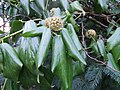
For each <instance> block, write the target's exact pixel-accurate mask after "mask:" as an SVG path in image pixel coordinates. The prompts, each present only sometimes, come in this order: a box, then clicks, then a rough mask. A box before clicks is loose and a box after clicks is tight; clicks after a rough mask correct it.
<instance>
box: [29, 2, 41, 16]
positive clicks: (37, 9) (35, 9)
mask: <svg viewBox="0 0 120 90" xmlns="http://www.w3.org/2000/svg"><path fill="white" fill-rule="evenodd" d="M30 7H31V8H32V10H34V11H35V12H36V13H37V14H38V16H39V17H41V10H40V9H39V8H38V7H37V6H36V4H35V2H31V3H30Z"/></svg>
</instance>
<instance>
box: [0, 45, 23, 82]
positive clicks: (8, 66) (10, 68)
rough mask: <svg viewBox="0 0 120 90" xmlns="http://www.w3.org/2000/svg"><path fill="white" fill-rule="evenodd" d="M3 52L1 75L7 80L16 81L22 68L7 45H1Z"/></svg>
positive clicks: (12, 50)
mask: <svg viewBox="0 0 120 90" xmlns="http://www.w3.org/2000/svg"><path fill="white" fill-rule="evenodd" d="M1 48H2V52H3V56H4V58H3V60H4V61H3V75H4V76H5V77H7V78H9V79H12V80H15V81H17V80H18V77H19V73H20V70H21V68H22V66H23V64H22V62H21V61H20V59H19V58H18V56H17V53H16V51H15V50H14V49H13V48H12V47H11V46H10V45H9V44H7V43H2V44H1Z"/></svg>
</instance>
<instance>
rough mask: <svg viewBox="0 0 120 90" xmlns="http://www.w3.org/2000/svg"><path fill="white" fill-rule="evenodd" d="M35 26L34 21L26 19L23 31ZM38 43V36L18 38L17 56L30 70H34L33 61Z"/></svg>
mask: <svg viewBox="0 0 120 90" xmlns="http://www.w3.org/2000/svg"><path fill="white" fill-rule="evenodd" d="M35 28H37V26H36V23H35V22H34V21H32V20H30V21H27V22H26V23H25V26H24V28H23V30H24V31H23V33H25V32H29V31H32V30H34V29H35ZM39 43H40V38H39V37H33V38H31V37H29V38H24V37H22V38H21V39H20V46H19V50H18V53H19V57H20V59H21V60H22V62H23V63H24V65H25V67H27V68H28V69H29V70H30V71H31V72H33V71H34V68H33V67H34V63H35V55H36V53H37V50H38V47H39Z"/></svg>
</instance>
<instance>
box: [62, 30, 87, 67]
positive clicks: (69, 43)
mask: <svg viewBox="0 0 120 90" xmlns="http://www.w3.org/2000/svg"><path fill="white" fill-rule="evenodd" d="M61 34H62V37H63V40H64V43H65V45H66V48H67V50H68V54H69V55H70V56H71V57H73V58H74V60H80V61H81V62H82V63H83V64H85V65H86V62H85V60H84V59H83V57H82V56H81V55H80V53H79V51H78V49H77V47H76V46H75V44H74V42H73V40H72V39H71V37H70V36H69V33H68V30H67V29H65V28H63V29H62V31H61Z"/></svg>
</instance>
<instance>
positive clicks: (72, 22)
mask: <svg viewBox="0 0 120 90" xmlns="http://www.w3.org/2000/svg"><path fill="white" fill-rule="evenodd" d="M66 14H67V16H69V17H70V15H71V14H70V12H69V11H66ZM68 22H70V23H71V24H72V25H73V27H74V29H75V30H76V31H77V32H78V31H79V27H78V25H77V23H76V21H75V19H74V18H73V17H70V18H68Z"/></svg>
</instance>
